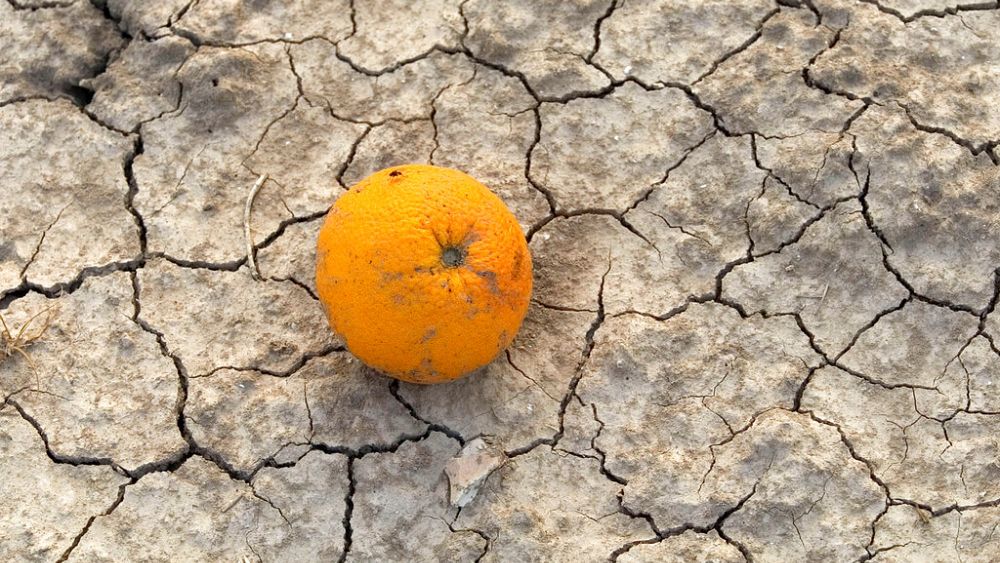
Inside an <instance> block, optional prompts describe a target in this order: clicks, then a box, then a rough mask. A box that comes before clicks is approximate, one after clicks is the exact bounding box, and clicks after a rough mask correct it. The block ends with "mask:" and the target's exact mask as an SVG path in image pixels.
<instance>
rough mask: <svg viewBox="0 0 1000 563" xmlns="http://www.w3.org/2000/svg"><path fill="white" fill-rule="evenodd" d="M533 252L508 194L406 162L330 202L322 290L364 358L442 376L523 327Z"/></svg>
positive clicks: (333, 316)
mask: <svg viewBox="0 0 1000 563" xmlns="http://www.w3.org/2000/svg"><path fill="white" fill-rule="evenodd" d="M531 278H532V275H531V254H530V253H529V251H528V246H527V242H526V241H525V239H524V235H523V233H522V232H521V228H520V226H519V225H518V223H517V220H516V219H515V218H514V216H513V214H511V212H510V211H509V210H508V209H507V207H506V206H505V205H504V203H503V202H502V201H501V200H500V198H498V197H497V196H496V195H494V194H493V193H492V192H491V191H490V190H489V189H488V188H487V187H486V186H484V185H482V184H481V183H479V182H477V181H476V180H475V179H473V178H472V177H470V176H468V175H467V174H464V173H462V172H459V171H457V170H451V169H448V168H440V167H436V166H428V165H419V164H410V165H404V166H395V167H392V168H389V169H386V170H382V171H379V172H376V173H374V174H372V175H371V176H369V177H367V178H365V179H364V180H362V181H361V182H359V183H358V184H357V185H356V186H354V187H353V188H351V189H350V190H348V192H347V193H345V194H344V195H343V196H341V198H340V199H338V200H337V202H336V203H335V204H334V206H333V207H332V208H331V210H330V213H328V214H327V217H326V222H325V223H324V224H323V228H322V229H321V231H320V234H319V239H318V240H317V264H316V289H317V291H318V293H319V297H320V300H321V301H322V302H323V305H324V307H325V308H326V312H327V317H328V319H329V321H330V326H331V327H332V328H333V330H334V331H335V332H337V333H339V334H340V335H341V336H342V337H343V338H344V341H345V342H346V344H347V347H348V349H350V350H351V352H352V353H353V354H354V355H355V356H357V357H358V358H359V359H361V360H362V361H363V362H365V363H366V364H368V365H370V366H372V367H374V368H376V369H378V370H381V371H383V372H385V373H387V374H388V375H391V376H393V377H396V378H397V379H401V380H404V381H410V382H415V383H439V382H442V381H449V380H452V379H455V378H458V377H461V376H463V375H466V374H468V373H470V372H472V371H475V370H476V369H478V368H480V367H482V366H484V365H486V364H488V363H489V362H490V361H491V360H492V359H493V358H494V357H496V355H497V354H498V353H500V352H502V351H503V349H504V348H506V347H507V346H508V345H509V344H510V342H511V341H512V340H513V338H514V335H516V334H517V331H518V329H519V328H520V326H521V322H522V320H523V319H524V315H525V313H526V312H527V309H528V302H529V300H530V297H531Z"/></svg>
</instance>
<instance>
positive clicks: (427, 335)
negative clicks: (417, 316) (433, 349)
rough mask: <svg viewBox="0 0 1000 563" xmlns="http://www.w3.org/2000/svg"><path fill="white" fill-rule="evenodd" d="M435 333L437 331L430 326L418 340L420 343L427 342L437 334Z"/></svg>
mask: <svg viewBox="0 0 1000 563" xmlns="http://www.w3.org/2000/svg"><path fill="white" fill-rule="evenodd" d="M437 333H438V331H437V329H436V328H434V327H430V328H429V329H427V332H425V333H424V336H423V337H422V338H421V339H420V342H421V343H426V342H429V341H430V339H431V338H434V337H435V336H437Z"/></svg>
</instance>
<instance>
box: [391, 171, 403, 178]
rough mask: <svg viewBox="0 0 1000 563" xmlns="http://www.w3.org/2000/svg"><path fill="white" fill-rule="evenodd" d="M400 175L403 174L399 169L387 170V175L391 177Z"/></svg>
mask: <svg viewBox="0 0 1000 563" xmlns="http://www.w3.org/2000/svg"><path fill="white" fill-rule="evenodd" d="M402 175H403V173H402V172H400V171H399V170H393V171H392V172H389V176H390V177H392V178H395V177H396V176H402Z"/></svg>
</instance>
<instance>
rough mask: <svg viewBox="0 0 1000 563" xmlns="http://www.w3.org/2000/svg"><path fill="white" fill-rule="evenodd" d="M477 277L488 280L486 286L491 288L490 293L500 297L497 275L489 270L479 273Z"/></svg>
mask: <svg viewBox="0 0 1000 563" xmlns="http://www.w3.org/2000/svg"><path fill="white" fill-rule="evenodd" d="M476 275H477V276H479V277H481V278H483V279H484V280H486V284H487V285H488V286H489V288H490V293H492V294H493V295H500V286H499V285H497V275H496V274H495V273H493V272H491V271H489V270H481V271H477V272H476Z"/></svg>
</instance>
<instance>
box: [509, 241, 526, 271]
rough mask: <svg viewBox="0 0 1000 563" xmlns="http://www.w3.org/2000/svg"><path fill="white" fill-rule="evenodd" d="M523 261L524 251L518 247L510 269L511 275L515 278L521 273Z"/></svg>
mask: <svg viewBox="0 0 1000 563" xmlns="http://www.w3.org/2000/svg"><path fill="white" fill-rule="evenodd" d="M523 262H524V252H522V251H521V249H520V248H519V249H517V252H516V253H515V254H514V265H513V267H512V268H511V271H510V275H511V277H513V278H516V277H518V276H520V275H521V264H522V263H523Z"/></svg>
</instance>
